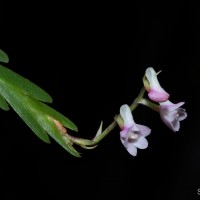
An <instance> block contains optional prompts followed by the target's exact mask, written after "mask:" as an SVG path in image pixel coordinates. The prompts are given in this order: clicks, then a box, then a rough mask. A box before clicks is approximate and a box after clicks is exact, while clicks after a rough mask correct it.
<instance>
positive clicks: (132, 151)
mask: <svg viewBox="0 0 200 200" xmlns="http://www.w3.org/2000/svg"><path fill="white" fill-rule="evenodd" d="M126 149H127V151H128V152H129V153H130V154H131V155H132V156H136V155H137V148H136V147H135V145H134V144H133V143H128V145H127V148H126Z"/></svg>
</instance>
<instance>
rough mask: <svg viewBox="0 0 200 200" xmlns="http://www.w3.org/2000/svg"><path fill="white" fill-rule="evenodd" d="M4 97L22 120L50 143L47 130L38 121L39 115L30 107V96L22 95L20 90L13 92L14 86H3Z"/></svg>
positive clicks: (43, 139)
mask: <svg viewBox="0 0 200 200" xmlns="http://www.w3.org/2000/svg"><path fill="white" fill-rule="evenodd" d="M1 92H2V94H3V96H4V98H6V100H7V101H8V103H9V104H10V106H11V107H12V108H13V109H14V110H15V112H16V113H17V114H18V115H19V116H20V117H21V118H22V120H23V121H24V122H25V123H26V124H27V126H29V128H30V129H31V130H32V131H33V132H34V133H35V134H36V135H37V136H38V137H39V138H40V139H41V140H42V141H44V142H46V143H50V140H49V137H48V135H47V133H46V132H45V130H44V129H43V128H42V126H40V124H39V123H38V121H37V115H35V113H34V112H33V111H32V110H31V109H28V98H30V97H28V96H25V95H22V94H21V93H19V92H16V91H15V92H12V88H3V89H2V90H1Z"/></svg>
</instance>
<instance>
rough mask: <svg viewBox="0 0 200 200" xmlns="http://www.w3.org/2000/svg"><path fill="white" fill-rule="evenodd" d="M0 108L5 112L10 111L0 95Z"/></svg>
mask: <svg viewBox="0 0 200 200" xmlns="http://www.w3.org/2000/svg"><path fill="white" fill-rule="evenodd" d="M0 108H1V109H3V110H5V111H8V110H9V109H10V108H9V106H8V104H7V103H6V101H5V99H4V98H3V97H2V96H1V94H0Z"/></svg>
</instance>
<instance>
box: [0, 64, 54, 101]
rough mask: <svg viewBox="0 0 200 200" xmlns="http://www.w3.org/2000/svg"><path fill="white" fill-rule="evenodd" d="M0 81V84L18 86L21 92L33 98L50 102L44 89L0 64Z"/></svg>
mask: <svg viewBox="0 0 200 200" xmlns="http://www.w3.org/2000/svg"><path fill="white" fill-rule="evenodd" d="M0 83H1V85H2V84H7V85H12V86H13V87H15V88H18V89H19V90H20V92H22V93H23V94H25V95H28V96H30V97H32V98H34V99H37V100H40V101H44V102H47V103H52V98H51V96H50V95H49V94H48V93H47V92H46V91H44V90H43V89H41V88H40V87H38V86H37V85H36V84H34V83H33V82H31V81H29V80H28V79H26V78H24V77H22V76H21V75H19V74H17V73H15V72H14V71H12V70H10V69H8V68H6V67H4V66H2V65H0ZM0 87H1V86H0Z"/></svg>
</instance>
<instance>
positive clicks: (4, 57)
mask: <svg viewBox="0 0 200 200" xmlns="http://www.w3.org/2000/svg"><path fill="white" fill-rule="evenodd" d="M0 62H4V63H8V62H9V58H8V55H7V54H6V53H5V52H4V51H3V50H1V49H0Z"/></svg>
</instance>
